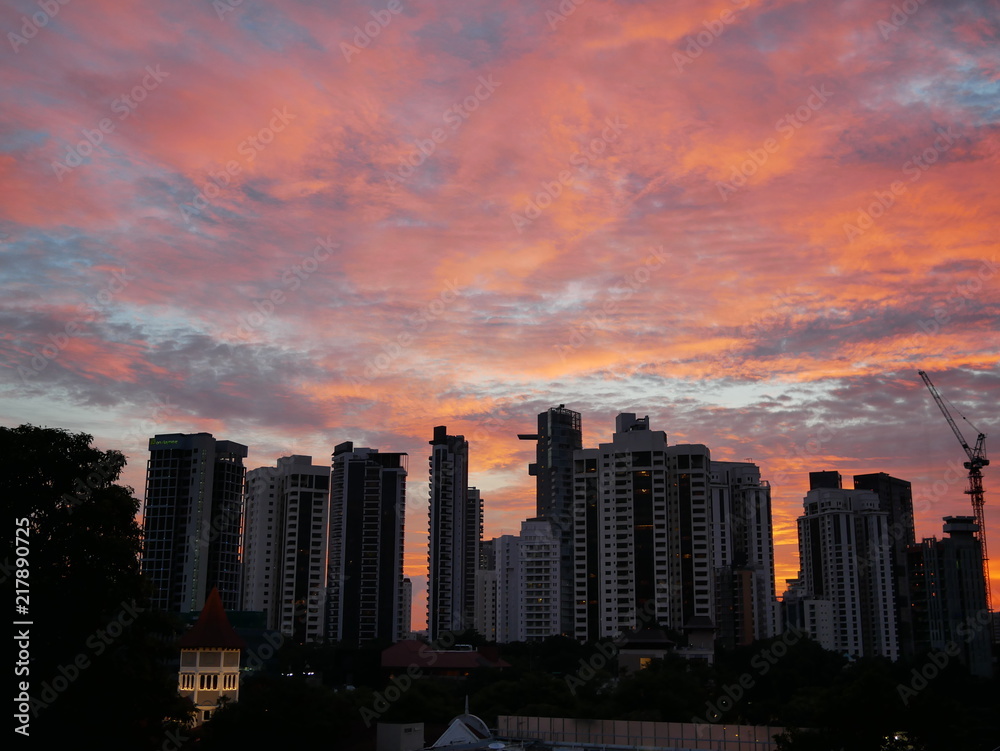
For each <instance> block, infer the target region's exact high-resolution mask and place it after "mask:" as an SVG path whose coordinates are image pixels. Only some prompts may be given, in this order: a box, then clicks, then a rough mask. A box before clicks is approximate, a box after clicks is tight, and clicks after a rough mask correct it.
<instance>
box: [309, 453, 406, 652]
mask: <svg viewBox="0 0 1000 751" xmlns="http://www.w3.org/2000/svg"><path fill="white" fill-rule="evenodd" d="M406 460H407V455H406V454H398V453H386V454H382V453H379V452H378V450H376V449H370V448H355V447H354V444H353V443H352V442H351V441H346V442H344V443H341V444H338V445H337V446H336V447H334V450H333V475H332V480H331V484H330V568H329V576H328V577H327V584H328V587H329V589H328V591H327V612H328V620H327V638H328V639H330V640H331V641H343V642H350V643H353V644H360V643H363V642H369V641H375V640H382V641H398V640H399V639H403V638H405V637H406V636H407V633H405V632H404V627H405V630H406V631H407V632H408V631H409V610H410V602H409V601H408V600H407V599H406V593H405V589H404V587H403V527H404V520H405V512H406V475H407V466H406Z"/></svg>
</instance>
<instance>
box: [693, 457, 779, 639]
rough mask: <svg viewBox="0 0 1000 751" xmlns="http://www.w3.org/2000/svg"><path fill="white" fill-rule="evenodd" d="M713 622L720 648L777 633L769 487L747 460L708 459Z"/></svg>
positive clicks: (754, 466) (777, 616) (758, 471)
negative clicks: (713, 578)
mask: <svg viewBox="0 0 1000 751" xmlns="http://www.w3.org/2000/svg"><path fill="white" fill-rule="evenodd" d="M710 466H711V494H712V501H711V503H712V508H711V520H712V521H711V525H710V527H711V530H712V558H713V566H714V567H715V598H716V601H715V623H716V627H717V629H718V633H717V638H718V639H719V641H720V643H721V645H722V646H723V647H725V648H732V647H736V646H743V645H747V644H751V643H753V642H754V641H755V640H757V639H767V638H770V637H772V636H776V635H777V634H778V633H779V631H780V629H779V621H780V613H779V608H778V601H777V599H776V597H775V591H774V539H773V534H772V526H771V486H770V484H769V483H768V482H767V481H766V480H761V479H760V468H759V467H758V466H757V465H756V464H753V463H751V462H717V461H713V462H712V463H711V465H710Z"/></svg>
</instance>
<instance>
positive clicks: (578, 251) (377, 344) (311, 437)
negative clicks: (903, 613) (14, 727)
mask: <svg viewBox="0 0 1000 751" xmlns="http://www.w3.org/2000/svg"><path fill="white" fill-rule="evenodd" d="M45 7H47V8H52V9H57V12H56V13H54V15H52V16H51V17H50V16H48V15H46V13H48V11H45V10H44V9H43V8H42V6H40V5H38V3H37V2H35V1H34V0H14V2H13V3H11V4H9V5H8V6H7V7H6V8H5V9H4V10H3V11H2V12H0V29H2V30H3V31H4V32H5V33H4V43H5V44H6V45H7V58H6V65H5V66H4V67H3V73H2V76H3V80H4V83H5V84H6V92H7V100H8V101H9V102H10V103H12V106H9V107H8V108H6V109H5V114H4V116H3V118H2V119H0V138H2V139H3V142H4V149H3V151H2V152H0V175H2V176H3V179H2V180H0V184H2V186H3V187H2V188H0V190H2V195H3V198H4V200H3V201H0V242H2V243H3V248H4V253H3V259H4V262H3V264H2V265H0V276H2V278H3V288H4V295H3V296H2V298H0V321H2V326H3V331H4V334H3V336H2V337H0V364H2V365H3V366H4V367H3V368H0V422H2V423H3V424H4V425H10V426H15V425H20V424H22V423H31V424H34V425H47V426H53V427H61V428H66V429H68V430H71V431H85V432H87V433H91V434H93V435H94V436H95V439H96V440H95V443H96V444H97V445H98V446H100V447H101V448H103V449H120V450H122V451H123V452H124V453H125V454H126V455H127V457H128V459H129V463H128V465H127V467H126V469H125V473H124V476H123V478H122V481H123V483H124V484H127V485H130V486H131V487H133V488H135V489H136V496H137V497H139V498H140V499H141V498H142V494H143V488H144V485H145V464H146V459H147V458H148V447H147V442H148V439H149V437H150V436H153V435H160V434H170V433H184V434H190V433H198V432H208V433H211V434H213V435H214V436H216V437H217V438H222V439H227V440H231V441H234V442H239V443H240V444H242V445H245V446H248V447H249V455H248V456H247V457H246V458H245V459H244V464H245V466H246V467H247V469H253V468H258V467H265V466H274V465H275V462H276V461H277V459H279V458H280V457H285V456H293V455H305V456H312V457H313V458H314V460H315V462H316V463H317V464H325V463H326V462H327V460H328V458H329V456H330V454H331V453H332V452H333V450H334V447H335V446H336V445H338V444H340V443H342V442H344V441H352V442H354V444H355V445H357V446H370V447H373V448H377V449H378V450H379V451H380V452H385V453H407V454H408V455H409V456H410V457H411V459H413V460H414V461H419V462H421V463H422V461H423V459H424V457H425V456H426V449H427V445H426V442H427V439H428V436H429V435H430V432H431V430H432V428H433V427H434V426H437V425H447V426H448V430H449V432H451V433H453V434H455V435H464V436H465V437H466V439H467V440H468V441H469V444H470V448H469V462H470V465H469V482H470V484H471V485H473V486H475V487H477V488H479V490H480V491H481V494H482V498H483V499H484V515H485V532H484V535H485V537H486V538H491V537H496V536H499V535H501V534H516V533H517V532H518V530H519V529H520V525H521V522H522V521H523V520H526V519H529V518H532V517H534V516H535V513H536V509H535V501H536V499H535V480H536V478H534V477H531V476H529V475H528V473H527V471H526V468H527V467H528V465H529V464H531V463H533V462H535V461H536V458H535V446H533V445H532V444H531V443H529V442H526V441H519V439H518V437H517V436H518V435H519V434H533V433H536V432H537V431H538V427H537V415H539V414H540V413H544V412H546V411H547V410H549V409H550V408H554V407H556V406H557V405H560V404H564V405H566V408H567V409H569V410H573V411H575V412H578V413H580V414H581V415H582V445H583V447H584V448H593V447H596V446H598V444H600V443H602V442H607V441H608V440H610V437H611V435H612V433H613V432H614V425H615V416H616V415H618V414H619V413H626V412H634V413H636V414H637V415H639V416H643V417H644V416H647V415H648V416H649V419H650V424H651V425H654V426H656V429H657V430H663V431H665V432H666V434H667V439H668V444H669V445H676V444H682V443H691V444H704V445H706V446H708V447H710V448H711V451H712V455H711V458H712V460H713V461H727V462H742V461H745V460H746V459H751V460H752V461H753V462H754V463H755V464H757V465H758V466H759V467H760V473H761V479H762V480H766V481H768V482H770V484H771V489H772V508H773V516H774V544H775V547H774V549H775V570H776V580H777V581H776V587H777V589H778V591H779V593H780V592H781V591H782V590H783V589H784V586H783V585H784V580H785V579H789V578H793V577H795V575H796V573H797V570H798V562H797V539H796V534H795V528H796V518H797V516H798V515H799V514H800V513H801V508H802V499H803V497H804V496H805V494H806V492H807V491H808V489H809V482H808V473H809V472H814V471H823V470H827V471H836V472H839V473H841V474H842V475H843V476H844V477H852V476H854V475H859V474H869V473H878V472H884V473H887V474H889V475H891V476H893V477H897V478H902V479H905V480H906V481H908V482H910V483H911V484H912V491H913V502H914V520H915V530H916V539H917V541H918V542H919V541H920V540H921V539H922V538H924V537H932V536H937V535H940V530H941V520H942V518H943V517H945V516H958V515H967V514H970V513H971V512H972V510H971V504H970V503H969V498H968V496H966V495H965V494H964V492H963V491H964V490H965V487H966V473H965V471H964V469H963V468H962V467H961V464H962V462H963V461H964V460H965V459H966V457H965V454H964V452H963V451H962V449H961V447H960V446H959V444H958V442H957V441H956V440H955V436H954V435H953V434H952V433H951V431H950V429H949V427H948V425H947V423H946V422H945V419H944V418H943V416H942V414H941V413H940V412H939V410H938V409H937V407H936V405H935V403H934V400H933V398H932V396H931V394H930V393H928V391H927V389H926V388H925V387H924V386H923V384H922V383H921V381H920V378H919V377H918V375H917V371H918V370H926V371H927V372H928V373H929V374H930V376H931V377H932V378H933V382H934V384H935V386H936V387H937V388H938V389H939V390H940V392H941V394H942V396H943V397H944V398H945V399H946V400H948V402H950V403H951V404H952V405H953V407H954V408H955V409H956V410H957V411H960V412H961V413H962V414H964V415H965V416H966V417H968V419H969V420H970V421H971V423H972V424H973V425H975V426H976V427H977V428H978V429H979V430H982V431H984V432H985V433H987V434H989V435H990V437H989V438H988V439H987V441H986V449H987V452H988V453H989V452H990V451H992V450H993V449H994V445H995V443H996V441H997V440H1000V416H998V414H997V404H1000V371H998V368H997V363H998V360H1000V347H998V346H997V342H998V336H997V334H998V329H997V327H998V321H1000V274H998V273H997V271H998V270H1000V257H998V254H997V250H998V239H1000V236H998V234H997V229H996V227H997V216H998V213H1000V212H998V210H1000V192H998V191H996V189H995V188H994V183H995V180H996V177H995V171H996V170H995V167H996V158H997V153H998V146H997V137H996V134H997V129H998V124H1000V108H998V106H997V102H1000V64H998V62H997V57H996V54H995V48H996V38H997V36H998V35H1000V24H998V21H997V18H996V14H995V13H994V12H993V11H994V8H993V6H992V5H991V4H990V3H987V2H983V1H977V0H967V1H966V0H963V2H957V3H947V4H943V3H937V4H935V3H919V2H916V1H915V0H914V1H913V2H907V3H900V2H894V1H890V0H887V1H886V2H872V3H848V2H839V3H831V2H822V1H820V0H807V1H806V2H797V1H796V2H793V1H792V0H774V1H773V2H767V3H763V2H756V1H755V0H720V1H719V2H713V3H707V4H706V3H703V2H694V1H693V0H692V1H690V2H678V3H670V4H663V3H653V2H630V3H613V2H610V1H605V0H584V1H583V2H577V1H576V0H574V2H572V3H570V2H563V3H561V4H560V3H558V2H555V0H552V2H546V3H543V4H538V3H528V2H524V1H523V0H501V1H500V2H491V3H484V2H469V3H454V2H442V3H435V4H432V5H430V6H427V5H417V4H412V3H410V2H408V1H407V0H399V1H398V2H397V1H396V0H393V2H391V3H389V2H381V0H376V2H374V3H372V4H360V3H359V4H341V5H337V6H336V7H328V5H322V6H316V5H314V4H309V3H306V2H295V1H293V0H287V1H286V2H269V1H268V0H260V2H254V3H240V2H236V1H235V0H219V2H215V3H203V4H192V5H190V6H184V7H173V6H172V5H170V4H155V3H154V4H131V3H109V4H101V3H91V4H89V5H87V6H84V5H82V4H81V5H79V6H78V5H77V4H76V3H56V4H54V5H53V4H46V6H45ZM39 19H40V20H44V23H41V24H40V23H39ZM954 411H955V410H953V412H954ZM955 419H956V420H957V421H958V425H959V426H960V428H961V429H962V431H964V433H965V437H966V439H967V440H969V441H970V442H972V443H974V442H975V433H974V431H973V429H972V427H971V426H970V424H969V423H967V422H965V421H963V420H962V419H961V418H960V416H959V415H958V414H955ZM414 468H415V471H413V472H412V473H411V475H410V476H409V477H408V480H407V503H406V518H407V523H406V527H405V538H406V539H405V556H406V558H405V567H404V573H405V575H407V576H408V577H409V578H410V579H411V581H412V584H413V590H414V600H415V601H420V597H421V594H420V593H421V592H423V591H424V587H425V580H426V573H427V572H426V553H425V551H426V544H427V525H426V523H424V521H425V520H426V519H427V496H428V486H427V478H426V473H424V472H423V471H422V467H420V469H419V471H417V470H416V465H414ZM983 474H984V486H985V490H986V496H985V497H986V504H985V516H986V522H987V537H988V539H990V540H992V541H993V548H994V550H1000V509H998V508H997V505H996V504H998V503H1000V501H998V500H997V499H998V498H1000V495H998V494H997V493H998V491H1000V469H998V468H997V467H996V466H991V467H987V468H986V469H985V470H984V473H983ZM991 574H992V589H993V591H994V592H1000V558H997V555H996V553H994V561H993V565H992V567H991ZM424 614H425V611H423V610H422V609H421V607H420V605H415V606H414V609H413V616H414V618H413V625H414V627H416V628H419V627H421V626H422V624H423V619H424Z"/></svg>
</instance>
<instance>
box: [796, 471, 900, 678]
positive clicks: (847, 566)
mask: <svg viewBox="0 0 1000 751" xmlns="http://www.w3.org/2000/svg"><path fill="white" fill-rule="evenodd" d="M888 517H889V515H888V513H887V512H885V511H882V510H880V509H879V499H878V496H877V495H876V494H875V493H874V492H872V491H870V490H846V489H842V488H830V487H819V488H814V489H812V490H810V491H809V492H808V493H807V494H806V497H805V514H804V515H803V516H800V517H799V519H798V532H799V565H800V566H801V571H800V574H799V578H798V580H797V583H796V586H795V587H794V589H792V590H790V591H789V593H788V594H787V595H786V597H785V600H786V601H787V602H788V604H789V606H792V605H793V604H794V605H795V607H796V608H800V609H801V605H802V604H803V603H806V604H808V605H809V607H808V608H806V610H807V611H808V613H806V614H802V615H799V616H797V615H795V614H794V609H793V612H792V613H790V614H789V619H788V625H790V626H796V627H799V628H802V629H804V630H806V631H808V632H809V633H810V636H812V638H814V639H816V640H817V641H819V643H820V644H821V645H822V646H823V647H825V648H826V649H832V650H835V651H838V652H841V653H844V654H848V655H852V656H855V657H862V656H864V657H871V656H876V655H879V656H884V657H888V658H890V659H892V660H895V659H897V657H898V654H899V649H898V643H897V641H896V617H895V610H894V608H893V602H894V596H893V578H892V566H891V553H890V550H891V546H890V542H889V532H888V527H889V521H888ZM815 601H826V602H829V603H830V606H829V607H826V606H824V605H821V604H818V603H817V602H815ZM825 618H828V619H829V621H830V622H831V623H832V628H828V627H827V624H825V623H823V622H822V620H821V619H825Z"/></svg>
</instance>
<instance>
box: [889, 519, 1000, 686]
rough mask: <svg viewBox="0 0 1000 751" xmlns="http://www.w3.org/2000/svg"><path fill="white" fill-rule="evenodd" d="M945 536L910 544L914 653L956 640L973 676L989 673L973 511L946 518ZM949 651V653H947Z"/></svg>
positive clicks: (983, 591) (985, 611) (990, 657)
mask: <svg viewBox="0 0 1000 751" xmlns="http://www.w3.org/2000/svg"><path fill="white" fill-rule="evenodd" d="M944 522H945V523H944V532H945V534H947V535H948V537H946V538H944V539H943V540H938V539H937V538H934V537H929V538H925V539H924V540H923V541H922V542H921V543H920V544H919V545H914V546H912V547H911V548H910V555H909V567H910V581H911V582H912V592H911V597H912V608H913V611H914V617H913V631H914V637H915V639H914V641H915V645H916V652H917V653H918V654H919V653H921V652H927V651H933V652H939V651H942V650H946V649H948V648H949V647H951V649H954V648H955V645H957V647H958V649H959V650H960V652H959V657H960V659H961V661H962V662H963V664H965V666H966V667H967V668H968V669H969V671H970V672H971V673H972V674H973V675H981V676H984V677H986V678H990V677H992V675H993V651H992V633H991V630H992V618H991V615H990V612H989V610H988V609H987V606H986V581H985V579H984V578H983V554H982V548H981V546H980V544H979V540H978V538H977V537H976V532H978V531H979V526H978V525H977V524H976V518H975V517H974V516H946V517H944ZM949 654H950V652H949Z"/></svg>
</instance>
